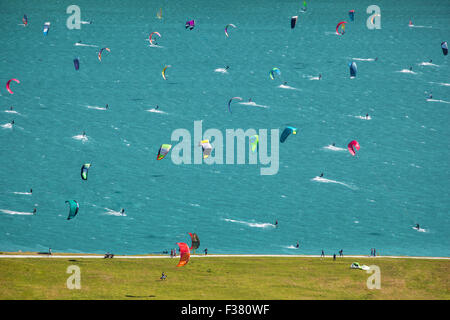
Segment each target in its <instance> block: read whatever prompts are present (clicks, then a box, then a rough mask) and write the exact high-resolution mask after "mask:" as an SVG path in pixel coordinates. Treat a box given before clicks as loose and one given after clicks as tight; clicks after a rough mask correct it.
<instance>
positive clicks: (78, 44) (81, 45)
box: [74, 42, 98, 48]
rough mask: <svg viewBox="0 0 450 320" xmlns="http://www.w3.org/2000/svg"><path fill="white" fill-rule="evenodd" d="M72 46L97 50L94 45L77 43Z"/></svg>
mask: <svg viewBox="0 0 450 320" xmlns="http://www.w3.org/2000/svg"><path fill="white" fill-rule="evenodd" d="M74 46H78V47H92V48H98V46H96V45H95V44H84V43H79V42H76V43H75V44H74Z"/></svg>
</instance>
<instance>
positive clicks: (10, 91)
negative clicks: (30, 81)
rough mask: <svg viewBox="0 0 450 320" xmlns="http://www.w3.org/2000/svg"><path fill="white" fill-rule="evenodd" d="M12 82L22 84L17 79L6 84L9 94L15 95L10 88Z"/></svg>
mask: <svg viewBox="0 0 450 320" xmlns="http://www.w3.org/2000/svg"><path fill="white" fill-rule="evenodd" d="M11 81H15V82H17V83H20V81H19V80H17V79H10V80H8V82H7V83H6V90H8V92H9V93H11V94H14V92H12V90H11V89H10V88H9V84H10V83H11Z"/></svg>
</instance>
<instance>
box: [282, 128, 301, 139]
mask: <svg viewBox="0 0 450 320" xmlns="http://www.w3.org/2000/svg"><path fill="white" fill-rule="evenodd" d="M291 133H292V134H297V128H294V127H286V129H284V130H283V133H282V134H281V137H280V142H281V143H283V142H284V141H286V139H287V137H289V135H290V134H291Z"/></svg>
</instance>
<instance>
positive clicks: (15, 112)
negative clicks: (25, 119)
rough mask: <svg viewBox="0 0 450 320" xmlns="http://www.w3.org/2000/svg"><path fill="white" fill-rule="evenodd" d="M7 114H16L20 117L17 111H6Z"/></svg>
mask: <svg viewBox="0 0 450 320" xmlns="http://www.w3.org/2000/svg"><path fill="white" fill-rule="evenodd" d="M5 112H6V113H14V114H18V115H20V113H19V112H17V111H15V110H5Z"/></svg>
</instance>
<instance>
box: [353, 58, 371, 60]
mask: <svg viewBox="0 0 450 320" xmlns="http://www.w3.org/2000/svg"><path fill="white" fill-rule="evenodd" d="M351 59H352V60H356V61H375V59H374V58H351Z"/></svg>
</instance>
